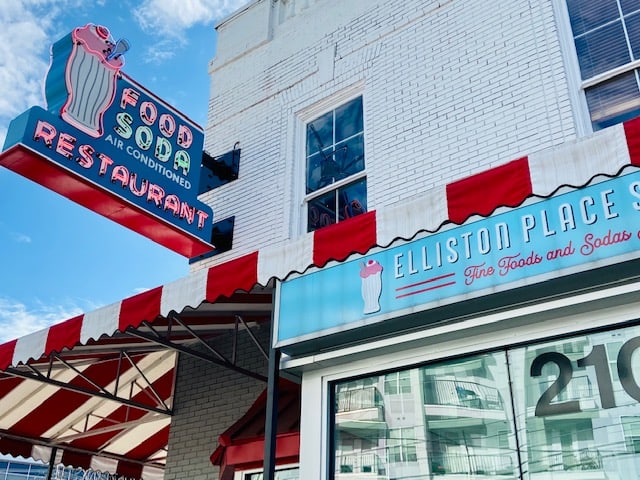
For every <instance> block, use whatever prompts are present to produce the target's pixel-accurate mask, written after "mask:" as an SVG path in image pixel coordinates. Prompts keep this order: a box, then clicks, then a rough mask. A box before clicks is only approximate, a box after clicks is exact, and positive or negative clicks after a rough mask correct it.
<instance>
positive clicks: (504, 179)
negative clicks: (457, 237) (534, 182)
mask: <svg viewBox="0 0 640 480" xmlns="http://www.w3.org/2000/svg"><path fill="white" fill-rule="evenodd" d="M532 193H533V188H532V186H531V174H530V172H529V159H528V157H523V158H519V159H517V160H513V161H511V162H509V163H507V164H505V165H500V166H499V167H496V168H492V169H491V170H486V171H484V172H480V173H478V174H476V175H473V176H471V177H467V178H463V179H462V180H458V181H457V182H453V183H450V184H448V185H447V206H448V210H449V220H451V221H452V222H453V223H457V224H462V223H464V222H465V220H467V219H468V218H469V217H470V216H471V215H474V214H477V215H482V216H484V217H487V216H489V215H491V213H493V211H494V210H495V209H496V208H498V207H501V206H506V207H517V206H518V205H520V204H521V203H522V202H523V201H524V200H525V199H526V198H527V197H528V196H530V195H531V194H532Z"/></svg>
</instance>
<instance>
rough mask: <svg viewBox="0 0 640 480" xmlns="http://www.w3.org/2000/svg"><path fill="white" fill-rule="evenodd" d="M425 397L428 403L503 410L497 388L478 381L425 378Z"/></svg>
mask: <svg viewBox="0 0 640 480" xmlns="http://www.w3.org/2000/svg"><path fill="white" fill-rule="evenodd" d="M424 399H425V403H426V404H427V405H447V406H452V407H467V408H479V409H484V410H503V408H504V406H503V403H502V398H501V396H500V392H499V391H498V389H497V388H493V387H488V386H486V385H482V384H480V383H477V382H465V381H459V380H425V383H424Z"/></svg>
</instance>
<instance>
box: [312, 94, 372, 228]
mask: <svg viewBox="0 0 640 480" xmlns="http://www.w3.org/2000/svg"><path fill="white" fill-rule="evenodd" d="M364 158H365V154H364V121H363V110H362V97H358V98H355V99H353V100H351V101H349V102H347V103H345V104H343V105H341V106H339V107H338V108H336V109H335V110H332V111H330V112H327V113H325V114H323V115H321V116H320V117H318V118H316V119H315V120H313V121H311V122H309V123H308V124H307V130H306V194H307V198H306V203H307V206H308V220H309V222H308V224H307V230H308V231H313V230H316V229H318V228H321V227H325V226H327V225H331V224H333V223H336V222H340V221H342V220H345V219H347V218H350V217H352V216H355V215H359V214H360V213H364V212H365V211H366V182H365V180H364V178H363V179H362V181H360V182H353V183H349V185H348V186H345V185H344V184H345V182H349V180H350V178H351V177H353V176H354V175H358V174H359V176H360V177H363V175H362V173H361V172H363V171H364V168H365V164H364ZM334 184H336V185H337V186H336V187H335V188H333V189H332V190H330V191H329V193H327V187H329V188H330V187H332V186H333V185H334ZM315 192H318V193H315Z"/></svg>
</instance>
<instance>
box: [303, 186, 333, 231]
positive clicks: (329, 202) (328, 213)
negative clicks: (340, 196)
mask: <svg viewBox="0 0 640 480" xmlns="http://www.w3.org/2000/svg"><path fill="white" fill-rule="evenodd" d="M333 223H336V192H335V191H332V192H329V193H326V194H324V195H321V196H319V197H317V198H314V199H313V200H309V205H308V220H307V225H308V227H307V231H309V232H312V231H313V230H317V229H318V228H322V227H326V226H327V225H331V224H333Z"/></svg>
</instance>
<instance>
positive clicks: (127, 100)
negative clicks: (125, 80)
mask: <svg viewBox="0 0 640 480" xmlns="http://www.w3.org/2000/svg"><path fill="white" fill-rule="evenodd" d="M139 99H140V93H139V92H136V91H135V90H134V89H133V88H125V89H124V90H122V98H121V99H120V108H127V105H131V106H132V107H135V106H136V105H137V104H138V100H139Z"/></svg>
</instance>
